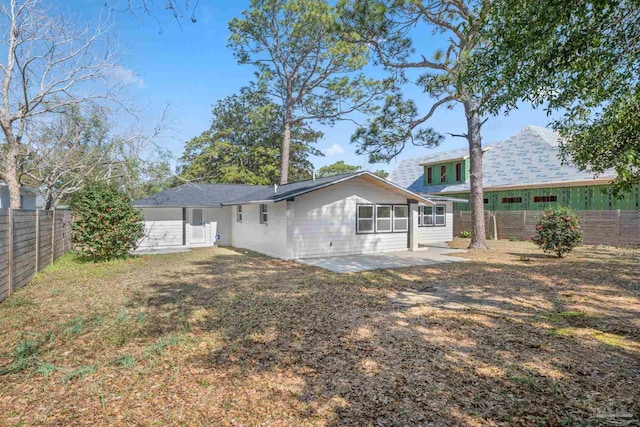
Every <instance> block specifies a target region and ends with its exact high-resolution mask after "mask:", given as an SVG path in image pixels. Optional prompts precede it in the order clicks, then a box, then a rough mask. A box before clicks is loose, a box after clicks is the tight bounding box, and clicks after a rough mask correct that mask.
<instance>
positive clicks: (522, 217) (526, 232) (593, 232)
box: [453, 210, 640, 247]
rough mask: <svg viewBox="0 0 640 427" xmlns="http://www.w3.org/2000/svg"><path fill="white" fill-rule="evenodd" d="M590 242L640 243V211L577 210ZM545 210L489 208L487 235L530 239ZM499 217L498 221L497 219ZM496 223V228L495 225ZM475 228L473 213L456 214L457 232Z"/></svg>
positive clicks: (619, 244) (585, 241) (625, 244)
mask: <svg viewBox="0 0 640 427" xmlns="http://www.w3.org/2000/svg"><path fill="white" fill-rule="evenodd" d="M575 212H576V213H577V214H578V215H579V216H580V223H581V228H582V231H583V232H584V237H583V243H584V244H587V245H608V246H622V247H627V246H631V247H635V246H640V211H622V210H611V211H575ZM541 214H542V211H485V218H484V219H485V226H486V229H487V236H489V237H493V236H494V235H495V234H497V237H498V239H510V238H512V237H516V238H517V239H518V240H529V238H530V236H531V235H532V234H534V231H535V227H536V223H537V222H538V219H539V218H540V215H541ZM494 216H495V220H494ZM494 224H495V227H494ZM461 231H471V212H462V211H461V212H455V213H454V214H453V233H454V236H459V235H460V232H461Z"/></svg>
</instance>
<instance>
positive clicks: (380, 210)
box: [376, 205, 391, 233]
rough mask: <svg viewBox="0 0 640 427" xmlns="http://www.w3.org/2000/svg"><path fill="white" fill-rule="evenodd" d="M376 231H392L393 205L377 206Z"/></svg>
mask: <svg viewBox="0 0 640 427" xmlns="http://www.w3.org/2000/svg"><path fill="white" fill-rule="evenodd" d="M376 231H377V232H378V233H386V232H390V231H391V206H388V205H378V206H376Z"/></svg>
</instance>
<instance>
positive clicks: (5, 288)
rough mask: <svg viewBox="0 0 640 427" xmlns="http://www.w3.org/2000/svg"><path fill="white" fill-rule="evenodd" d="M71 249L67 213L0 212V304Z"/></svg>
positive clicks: (14, 210)
mask: <svg viewBox="0 0 640 427" xmlns="http://www.w3.org/2000/svg"><path fill="white" fill-rule="evenodd" d="M71 247H72V242H71V212H69V211H33V210H20V209H0V301H2V300H4V299H5V298H7V297H8V296H9V295H11V294H12V293H13V292H14V291H15V290H16V289H19V288H21V287H23V286H24V285H26V284H27V283H29V280H31V278H32V277H33V276H34V275H35V274H36V273H37V272H38V271H40V270H42V269H43V268H44V267H46V266H47V265H49V264H51V263H52V262H53V261H55V260H56V259H58V258H59V257H60V256H61V255H63V254H64V253H66V252H67V251H69V250H70V249H71Z"/></svg>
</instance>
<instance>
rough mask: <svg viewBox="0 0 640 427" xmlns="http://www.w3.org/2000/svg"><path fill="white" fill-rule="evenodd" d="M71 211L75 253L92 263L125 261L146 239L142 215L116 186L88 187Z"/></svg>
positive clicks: (78, 195)
mask: <svg viewBox="0 0 640 427" xmlns="http://www.w3.org/2000/svg"><path fill="white" fill-rule="evenodd" d="M71 208H72V209H73V231H74V233H73V241H74V243H75V244H76V249H77V250H79V251H80V252H81V253H82V254H83V255H84V256H87V257H90V258H92V259H93V260H96V261H102V260H109V259H114V258H122V257H126V256H127V254H128V252H129V251H130V250H133V249H135V248H136V247H137V244H138V241H139V240H140V239H141V238H142V236H143V235H144V224H143V223H142V215H141V214H140V212H139V211H138V210H136V209H134V208H133V207H132V206H131V200H130V199H129V198H128V197H127V196H126V195H125V194H124V193H122V192H121V191H118V189H116V188H115V187H113V186H110V185H106V184H92V185H89V186H87V187H86V188H84V189H83V190H81V191H80V192H78V193H77V195H76V196H75V197H74V198H73V200H72V202H71Z"/></svg>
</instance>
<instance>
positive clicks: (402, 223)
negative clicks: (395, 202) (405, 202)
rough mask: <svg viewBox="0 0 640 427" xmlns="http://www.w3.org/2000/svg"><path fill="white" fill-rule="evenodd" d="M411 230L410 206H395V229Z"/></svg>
mask: <svg viewBox="0 0 640 427" xmlns="http://www.w3.org/2000/svg"><path fill="white" fill-rule="evenodd" d="M407 230H409V207H408V206H402V205H401V206H394V207H393V231H407Z"/></svg>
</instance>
